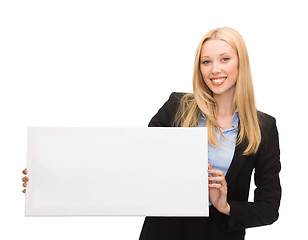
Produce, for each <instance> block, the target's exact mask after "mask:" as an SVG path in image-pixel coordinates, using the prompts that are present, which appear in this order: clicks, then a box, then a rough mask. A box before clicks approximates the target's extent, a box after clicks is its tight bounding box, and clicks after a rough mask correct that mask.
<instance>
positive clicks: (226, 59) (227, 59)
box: [222, 57, 230, 62]
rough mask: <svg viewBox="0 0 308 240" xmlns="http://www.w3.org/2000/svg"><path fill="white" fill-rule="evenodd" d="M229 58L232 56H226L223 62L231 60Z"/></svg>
mask: <svg viewBox="0 0 308 240" xmlns="http://www.w3.org/2000/svg"><path fill="white" fill-rule="evenodd" d="M229 60H230V58H227V57H225V58H223V59H222V61H223V62H227V61H229Z"/></svg>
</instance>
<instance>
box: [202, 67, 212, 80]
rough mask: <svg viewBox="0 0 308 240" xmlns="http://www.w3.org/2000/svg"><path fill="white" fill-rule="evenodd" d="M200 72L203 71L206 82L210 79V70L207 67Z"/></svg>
mask: <svg viewBox="0 0 308 240" xmlns="http://www.w3.org/2000/svg"><path fill="white" fill-rule="evenodd" d="M200 71H201V75H202V78H203V80H206V79H207V78H208V77H209V74H210V72H209V70H208V69H206V68H205V67H202V68H201V69H200Z"/></svg>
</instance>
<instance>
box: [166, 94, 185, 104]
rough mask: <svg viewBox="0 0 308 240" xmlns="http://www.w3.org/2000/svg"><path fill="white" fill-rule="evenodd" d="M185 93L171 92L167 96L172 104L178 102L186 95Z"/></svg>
mask: <svg viewBox="0 0 308 240" xmlns="http://www.w3.org/2000/svg"><path fill="white" fill-rule="evenodd" d="M186 94H187V93H184V92H173V93H171V94H170V96H169V99H168V100H169V101H172V102H180V101H181V99H182V97H183V96H184V95H186Z"/></svg>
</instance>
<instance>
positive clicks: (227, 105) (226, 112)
mask: <svg viewBox="0 0 308 240" xmlns="http://www.w3.org/2000/svg"><path fill="white" fill-rule="evenodd" d="M233 98H234V92H233V93H232V92H231V93H225V94H219V95H216V94H215V95H214V99H215V102H216V104H217V108H216V114H217V116H230V115H233V114H234V110H235V109H234V106H233Z"/></svg>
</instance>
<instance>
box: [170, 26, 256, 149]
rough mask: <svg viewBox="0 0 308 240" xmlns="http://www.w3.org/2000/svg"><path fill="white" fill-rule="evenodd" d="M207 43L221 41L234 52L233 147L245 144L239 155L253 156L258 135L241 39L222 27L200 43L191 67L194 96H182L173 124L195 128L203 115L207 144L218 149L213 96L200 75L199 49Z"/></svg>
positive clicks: (244, 51)
mask: <svg viewBox="0 0 308 240" xmlns="http://www.w3.org/2000/svg"><path fill="white" fill-rule="evenodd" d="M207 40H224V41H226V42H227V43H229V44H230V45H231V46H232V47H233V48H234V49H235V50H236V52H237V55H238V79H237V82H236V89H235V95H234V99H233V110H234V111H235V109H236V108H237V110H238V114H239V119H240V127H239V132H238V138H237V144H240V143H242V142H243V141H244V140H247V141H248V146H247V148H246V149H245V151H244V152H243V154H244V155H250V154H253V153H256V151H257V150H258V147H259V145H260V142H261V131H260V126H259V122H258V116H257V109H256V106H255V99H254V91H253V84H252V78H251V71H250V64H249V57H248V53H247V48H246V45H245V42H244V40H243V38H242V36H241V35H240V34H239V33H238V32H237V31H235V30H234V29H232V28H229V27H223V28H217V29H214V30H211V31H210V32H208V33H207V34H206V35H205V36H204V37H203V38H202V40H201V41H200V43H199V45H198V48H197V52H196V57H195V64H194V73H193V91H194V92H193V93H188V94H185V95H184V96H183V97H182V99H181V103H180V106H179V109H178V111H177V113H176V117H175V124H176V125H177V126H181V127H196V126H197V125H198V122H199V120H200V117H201V114H202V112H203V113H204V114H205V115H206V127H207V128H208V140H209V143H210V144H212V145H213V146H215V147H217V146H218V145H217V143H219V141H218V139H217V136H216V132H215V125H216V126H219V124H218V122H217V118H216V111H215V108H216V103H215V100H214V98H213V93H212V91H211V90H210V89H209V88H208V87H207V85H206V84H205V82H204V80H203V78H202V75H201V71H200V54H201V48H202V45H203V44H204V42H205V41H207ZM220 131H221V130H220Z"/></svg>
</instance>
